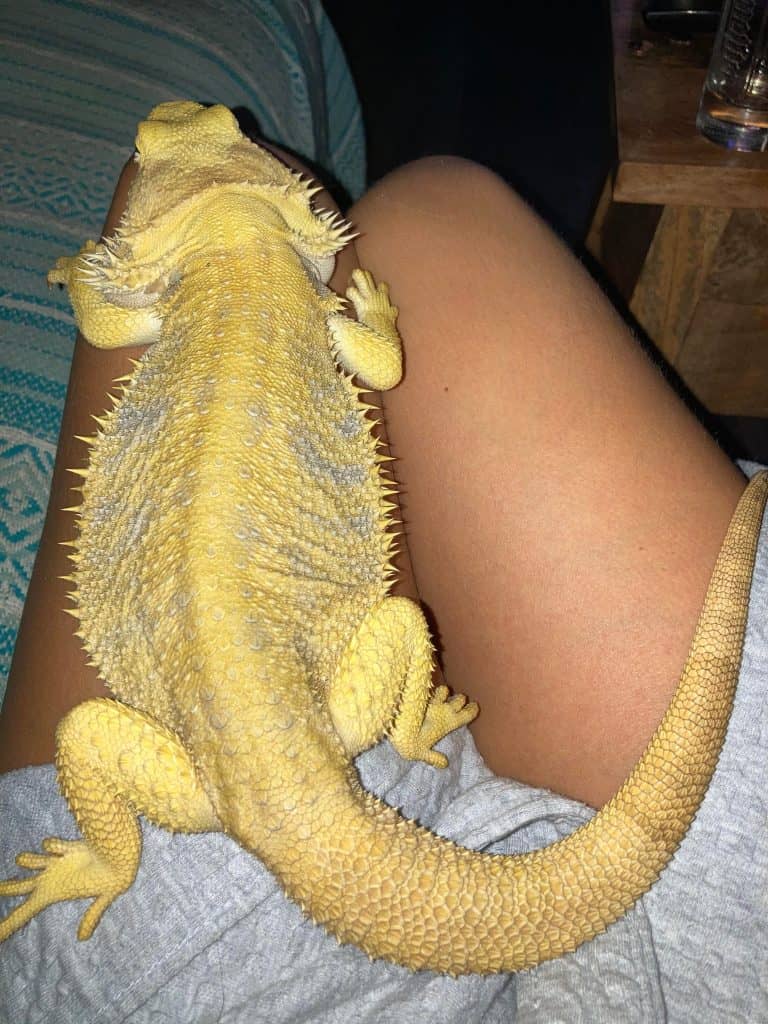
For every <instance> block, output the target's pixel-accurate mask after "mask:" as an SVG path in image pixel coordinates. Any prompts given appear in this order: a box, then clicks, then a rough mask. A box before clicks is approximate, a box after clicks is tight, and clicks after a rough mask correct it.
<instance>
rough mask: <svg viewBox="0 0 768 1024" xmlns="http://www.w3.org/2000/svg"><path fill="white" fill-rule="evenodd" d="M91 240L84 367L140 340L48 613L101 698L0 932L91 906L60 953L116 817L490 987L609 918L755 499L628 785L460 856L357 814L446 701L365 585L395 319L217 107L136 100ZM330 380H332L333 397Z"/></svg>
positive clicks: (700, 697) (380, 521)
mask: <svg viewBox="0 0 768 1024" xmlns="http://www.w3.org/2000/svg"><path fill="white" fill-rule="evenodd" d="M136 145H137V157H136V159H137V161H138V165H139V170H138V176H137V179H136V181H135V183H134V185H133V187H132V190H131V193H130V197H129V202H128V206H127V210H126V214H125V217H124V219H123V222H122V224H121V227H120V229H119V230H118V232H117V233H116V235H115V236H114V237H113V238H112V239H110V240H108V241H107V242H105V243H102V244H99V245H95V244H94V243H92V242H91V243H87V244H86V246H85V247H84V248H83V250H82V251H81V253H80V254H78V256H76V257H72V258H65V259H61V260H59V262H58V263H57V266H56V268H55V269H54V270H53V271H52V272H51V274H50V280H51V281H52V282H60V283H64V284H66V285H67V286H68V288H69V292H70V297H71V301H72V304H73V307H74V310H75V314H76V317H77V320H78V323H79V325H80V327H81V329H82V331H83V333H84V335H85V336H86V338H88V340H89V341H91V342H92V343H93V344H95V345H98V346H101V347H113V346H120V345H127V344H137V343H153V344H152V345H151V347H150V348H149V349H148V350H147V353H146V355H145V356H144V357H143V358H142V359H141V361H140V362H139V363H138V364H137V367H136V370H135V372H134V373H133V374H132V375H131V377H130V379H128V380H127V381H126V382H125V386H124V388H123V396H122V398H121V400H120V401H118V402H117V404H116V406H115V408H114V409H113V410H112V411H111V412H110V413H109V414H108V415H107V416H106V417H105V418H104V419H103V420H101V421H100V424H99V431H98V433H97V434H96V436H95V437H94V438H93V439H92V446H91V455H90V465H89V469H88V470H87V471H86V472H84V473H83V476H84V482H83V487H82V492H83V500H82V505H81V506H80V507H79V508H78V509H77V515H78V522H79V536H78V540H77V542H76V543H75V544H74V550H73V552H72V555H71V557H72V559H73V562H74V572H73V576H72V580H73V595H72V596H73V598H74V601H75V607H74V608H73V609H71V611H72V613H73V614H74V615H76V617H77V618H78V619H79V628H78V634H79V635H80V636H81V637H82V640H83V643H84V645H85V647H86V649H87V651H88V652H89V654H90V657H91V658H92V660H93V661H94V662H95V663H96V665H97V666H98V667H99V670H100V672H101V674H102V676H103V678H104V679H105V680H106V681H107V684H108V686H109V688H110V690H111V692H112V693H113V694H114V695H115V698H116V699H115V700H111V699H99V700H90V701H87V702H85V703H83V704H81V705H80V706H78V707H76V708H75V709H74V710H73V711H71V712H70V713H69V714H68V715H67V716H66V717H65V718H64V719H63V720H62V722H61V723H60V725H59V728H58V732H57V755H56V763H57V769H58V776H59V780H60V784H61V789H62V792H63V793H64V795H65V797H66V799H67V801H68V802H69V806H70V808H71V809H72V812H73V814H74V816H75V818H76V819H77V823H78V825H79V828H80V830H81V833H82V836H83V838H82V839H81V840H77V841H64V840H61V839H52V838H49V839H46V840H44V841H43V844H42V845H43V852H42V853H23V854H20V855H19V857H18V858H17V862H18V864H19V865H20V866H22V867H24V868H27V869H31V872H32V873H31V874H29V875H27V876H26V877H24V878H20V879H13V880H9V881H5V882H2V883H0V895H5V896H24V897H25V900H24V901H23V902H22V903H21V904H20V905H18V906H16V907H15V908H14V909H13V910H12V911H11V912H10V914H9V915H8V916H7V917H6V918H5V919H4V920H3V921H2V922H0V940H3V939H6V938H7V937H8V936H9V935H11V934H12V933H13V932H14V931H16V929H18V928H20V927H22V926H23V925H24V924H26V922H28V921H29V920H30V918H32V917H33V916H34V915H35V914H37V913H38V912H39V911H41V910H43V909H44V908H45V907H47V906H48V905H50V904H51V903H54V902H56V901H59V900H70V899H79V898H84V897H85V898H90V899H91V903H90V904H89V906H88V908H87V909H86V910H85V913H84V914H83V917H82V919H81V922H80V926H79V930H78V935H79V937H80V938H81V939H86V938H88V937H89V936H90V935H91V934H92V932H93V930H94V928H95V927H96V925H97V924H98V921H99V919H100V917H101V915H102V913H103V912H104V911H105V909H106V908H107V907H108V906H109V905H110V904H111V903H112V901H113V900H114V899H115V898H116V897H117V896H118V895H120V894H121V893H123V892H125V891H126V890H127V889H128V888H129V887H130V885H131V883H132V881H133V879H134V877H135V874H136V871H137V868H138V865H139V859H140V853H141V838H140V830H139V825H138V820H137V815H144V816H145V817H147V818H148V819H150V820H151V821H153V822H155V823H156V824H158V825H161V826H163V827H165V828H168V829H172V830H175V831H184V832H200V831H208V830H219V831H222V832H226V833H227V834H228V835H229V836H231V837H232V839H233V840H235V841H237V842H238V843H240V844H241V845H242V846H243V847H244V848H246V849H247V850H249V851H251V852H253V853H254V854H255V855H256V856H258V857H259V858H260V859H261V860H262V861H263V863H264V864H265V865H266V866H267V868H268V869H269V870H270V871H272V872H273V873H274V875H275V876H276V877H277V878H278V879H279V881H280V883H281V884H282V886H283V888H284V889H285V892H286V893H287V894H288V896H289V897H290V898H291V899H293V900H295V901H297V902H298V903H299V904H300V905H301V906H302V907H303V908H304V910H305V911H306V912H307V913H308V914H309V915H311V917H312V918H313V919H314V920H315V921H316V922H319V923H320V924H322V925H323V926H324V927H326V928H327V929H328V930H329V931H330V932H332V933H333V934H334V935H335V936H336V937H337V938H338V939H339V940H340V941H341V942H345V943H354V944H356V945H357V946H359V947H360V948H361V949H363V950H364V951H365V952H366V953H368V954H369V955H370V956H371V957H383V958H386V959H388V960H391V961H394V962H396V963H400V964H404V965H406V966H408V967H410V968H414V969H418V968H431V969H434V970H437V971H444V972H450V973H452V974H461V973H466V972H483V973H488V972H494V971H513V970H518V969H521V968H527V967H531V966H534V965H536V964H538V963H541V962H542V961H544V960H547V959H550V958H552V957H555V956H558V955H560V954H562V953H564V952H567V951H570V950H573V949H575V948H576V947H577V946H578V945H579V944H580V943H582V942H584V941H585V940H587V939H589V938H591V937H592V936H594V935H596V934H597V933H599V932H601V931H603V930H604V929H605V928H606V927H607V926H608V925H609V924H610V923H611V922H612V921H615V920H616V919H617V918H619V917H620V916H621V915H623V914H624V913H625V912H626V911H627V910H628V909H629V908H630V907H631V906H632V904H633V903H634V902H635V901H636V900H637V899H638V898H639V897H640V896H641V895H642V894H643V893H644V892H645V891H646V890H647V889H648V888H649V887H650V886H651V885H652V884H653V882H654V881H655V879H656V878H657V877H658V875H659V873H660V871H661V870H662V869H663V867H664V865H665V864H666V863H667V861H668V860H669V858H670V857H671V855H672V853H673V852H674V850H675V849H676V847H677V846H678V844H679V843H680V841H681V840H682V838H683V836H684V835H685V833H686V830H687V828H688V826H689V824H690V822H691V820H692V818H693V816H694V815H695V813H696V810H697V808H698V806H699V804H700V802H701V800H702V798H703V795H704V793H705V792H706V788H707V786H708V783H709V780H710V777H711V775H712V772H713V770H714V767H715V763H716V761H717V757H718V754H719V750H720V747H721V744H722V741H723V738H724V734H725V729H726V726H727V722H728V717H729V713H730V708H731V704H732V700H733V692H734V687H735V684H736V679H737V676H738V671H739V662H740V655H741V644H742V637H743V632H744V626H745V619H746V612H747V605H748V595H749V588H750V580H751V573H752V565H753V560H754V556H755V547H756V542H757V536H758V532H759V528H760V522H761V517H762V512H763V506H764V503H765V499H766V492H767V491H768V486H767V485H766V476H760V477H758V478H757V479H756V480H755V481H754V482H753V483H752V484H751V485H750V487H749V488H748V489H747V491H746V492H745V496H744V497H743V498H742V501H741V503H740V505H739V507H738V509H737V511H736V514H735V516H734V519H733V522H732V524H731V527H730V529H729V532H728V535H727V537H726V540H725V542H724V546H723V549H722V551H721V553H720V556H719V560H718V562H717V565H716V567H715V570H714V574H713V577H712V582H711V584H710V589H709V592H708V595H707V598H706V602H705V606H704V609H703V611H702V615H701V619H700V622H699V625H698V628H697V632H696V636H695V639H694V642H693V647H692V650H691V654H690V657H689V659H688V662H687V664H686V666H685V669H684V671H683V675H682V679H681V681H680V684H679V687H678V690H677V692H676V694H675V696H674V699H673V701H672V703H671V705H670V707H669V710H668V711H667V714H666V716H665V718H664V720H663V722H662V723H661V725H660V726H659V728H658V731H657V732H656V734H655V735H654V737H653V739H652V741H651V743H650V745H649V747H648V749H647V751H646V753H645V754H644V756H643V757H642V759H641V760H640V762H639V763H638V765H637V766H636V768H635V769H634V771H633V772H632V774H631V776H630V777H629V779H628V780H627V782H626V783H625V784H624V786H623V787H622V788H621V790H620V791H619V792H618V794H617V795H616V796H615V797H614V799H613V800H611V801H610V803H608V804H607V805H606V807H605V808H603V810H602V811H600V812H599V813H598V814H597V815H596V816H595V817H594V819H593V820H592V821H590V822H589V823H588V824H586V825H585V826H583V827H582V828H580V829H579V830H578V831H577V832H575V833H574V834H573V835H572V836H570V837H568V838H567V839H564V840H562V841H560V842H558V843H556V844H554V845H552V846H550V847H547V848H546V849H543V850H539V851H535V852H533V853H529V854H525V855H522V856H516V857H497V856H489V855H482V854H477V853H470V852H468V851H467V850H464V849H462V848H460V847H458V846H456V845H454V844H452V843H450V842H448V841H446V840H443V839H439V838H437V837H435V836H434V835H432V834H431V833H429V832H427V831H426V830H425V829H423V828H420V827H419V826H418V825H417V824H415V823H414V822H411V821H407V820H405V819H404V818H402V817H401V816H400V815H399V814H398V813H397V812H396V811H394V810H392V809H391V808H389V807H387V806H385V805H384V804H382V803H381V802H379V801H378V800H376V799H374V798H373V797H372V796H370V795H369V794H367V793H365V792H364V791H363V790H362V788H361V786H360V784H359V781H358V778H357V775H356V772H355V769H354V765H353V758H354V756H355V755H356V754H357V753H359V752H360V751H362V750H364V749H365V748H367V747H369V746H371V745H372V744H374V743H376V742H377V741H378V740H379V739H381V738H382V737H384V736H387V737H388V738H389V739H390V740H391V742H392V743H393V745H394V746H395V748H396V749H397V750H398V751H399V752H400V754H402V755H403V756H404V757H407V758H414V759H422V760H424V761H426V762H427V763H429V764H431V765H434V766H436V767H441V766H444V765H445V763H446V760H445V757H444V756H443V755H442V754H440V753H439V752H437V751H435V750H434V749H433V747H434V745H435V744H436V743H437V741H438V740H440V739H441V738H442V737H443V736H444V735H446V734H447V733H448V732H450V731H451V730H452V729H455V728H457V727H458V726H460V725H463V724H465V723H467V722H469V721H471V720H472V718H473V717H474V716H475V714H476V713H477V708H476V706H475V705H474V704H472V703H468V702H467V701H466V700H465V698H464V697H462V696H454V697H450V696H449V695H448V691H447V690H446V688H445V687H438V688H437V689H436V690H433V689H432V681H431V680H432V666H433V649H432V645H431V642H430V638H429V634H428V630H427V626H426V623H425V620H424V617H423V615H422V612H421V610H420V609H419V607H418V606H417V605H416V604H415V603H413V602H411V601H409V600H408V599H406V598H402V597H396V596H393V595H391V594H390V592H389V591H390V585H391V582H392V575H393V572H392V568H391V558H392V552H393V543H394V537H393V532H392V529H391V517H392V512H393V510H394V505H393V502H392V498H393V495H394V487H393V485H392V483H391V482H389V480H388V478H387V477H385V476H382V473H381V463H382V462H383V461H384V458H385V456H384V455H383V454H382V453H381V452H380V450H379V448H378V446H377V442H376V440H375V439H374V437H373V435H372V433H371V430H372V425H373V424H372V421H371V420H370V419H369V418H368V416H367V415H366V409H367V407H366V406H365V405H364V404H363V402H362V401H361V398H360V394H361V391H360V387H362V386H363V385H364V386H365V387H367V388H371V389H386V388H390V387H393V386H394V385H395V384H396V383H397V382H398V380H399V378H400V374H401V349H400V339H399V337H398V334H397V330H396V326H395V324H396V316H397V310H396V309H395V307H393V306H392V305H391V303H390V301H389V298H388V293H387V289H386V287H385V286H384V285H378V286H377V285H376V284H375V283H374V281H373V279H372V278H371V276H370V274H368V273H366V272H365V271H362V270H358V271H356V272H355V273H354V275H353V283H352V284H351V286H350V288H349V289H348V291H347V297H348V299H349V300H350V302H351V304H352V306H353V307H354V309H355V312H356V314H357V321H354V320H352V319H350V318H349V317H347V316H345V315H344V313H343V302H342V301H341V300H340V299H339V297H338V296H336V295H335V294H334V293H333V292H331V291H330V289H329V288H328V287H327V286H326V283H325V282H327V281H328V280H329V278H330V275H331V272H332V269H333V265H334V256H335V254H336V253H337V252H338V251H339V250H340V249H341V248H342V247H343V246H344V245H345V244H346V241H347V240H348V237H349V227H348V225H346V224H345V223H343V222H342V221H340V220H337V219H334V218H332V217H331V215H328V214H317V213H316V212H314V211H313V209H312V204H311V200H312V195H313V193H314V191H316V189H314V188H313V187H310V185H309V184H308V183H307V182H306V181H304V180H303V179H301V178H300V177H299V176H298V175H296V174H295V173H293V172H291V171H289V170H288V169H287V168H286V167H285V166H283V164H282V163H281V162H280V161H278V160H277V159H276V158H275V157H273V156H272V155H271V154H269V153H268V152H266V151H265V150H264V149H262V148H260V147H258V146H256V145H254V144H252V143H250V142H249V141H247V140H246V139H245V138H244V137H243V136H242V135H241V134H240V132H239V130H238V128H237V125H236V122H235V120H234V118H233V117H232V115H231V114H230V112H229V111H228V110H226V109H225V108H223V107H212V108H209V109H204V108H202V107H200V106H198V105H197V104H193V103H171V104H163V105H161V106H159V107H157V108H156V109H155V110H153V111H152V113H151V114H150V115H149V117H148V119H147V120H146V121H144V122H143V123H142V124H141V125H140V127H139V129H138V136H137V144H136ZM353 377H354V378H356V380H354V381H353Z"/></svg>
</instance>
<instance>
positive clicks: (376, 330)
mask: <svg viewBox="0 0 768 1024" xmlns="http://www.w3.org/2000/svg"><path fill="white" fill-rule="evenodd" d="M347 298H348V299H349V301H350V302H351V303H352V305H353V306H354V309H355V313H356V314H357V321H355V320H350V319H349V317H347V316H343V315H342V314H339V313H334V314H332V315H331V316H330V317H329V318H328V330H329V332H330V335H331V339H332V343H333V353H334V355H335V356H336V358H337V359H338V360H339V362H340V363H341V365H342V366H343V367H344V369H345V370H348V371H349V372H350V373H353V374H356V375H357V376H359V377H360V378H361V380H362V381H363V382H364V383H365V384H366V385H368V386H369V387H371V388H373V390H374V391H388V390H389V388H393V387H394V386H395V384H397V383H398V382H399V380H400V377H401V375H402V370H403V366H402V346H401V344H400V335H399V334H398V333H397V327H396V326H395V323H396V320H397V313H398V310H397V307H396V306H393V305H392V303H391V302H390V299H389V289H388V288H387V286H386V285H385V284H378V285H377V284H376V282H375V281H374V279H373V276H372V275H371V274H370V273H369V272H368V271H367V270H359V269H358V270H355V271H353V272H352V283H351V284H350V286H349V287H348V288H347Z"/></svg>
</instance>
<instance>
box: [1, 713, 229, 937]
mask: <svg viewBox="0 0 768 1024" xmlns="http://www.w3.org/2000/svg"><path fill="white" fill-rule="evenodd" d="M56 741H57V756H56V762H57V769H58V775H59V783H60V786H61V790H62V792H63V794H64V796H65V798H66V799H67V802H68V803H69V805H70V807H71V809H72V812H73V814H74V816H75V819H76V820H77V824H78V826H79V828H80V831H81V833H82V835H83V838H82V839H79V840H64V839H51V838H49V839H45V840H44V841H43V843H42V848H43V853H21V854H19V856H18V857H17V858H16V863H17V864H18V865H19V866H20V867H23V868H28V869H31V870H32V871H34V872H36V873H35V874H33V875H29V876H27V877H25V878H15V879H8V880H7V881H2V882H0V896H26V899H25V900H24V901H23V902H22V903H21V904H20V905H19V906H17V907H16V908H15V909H14V910H12V911H11V913H10V914H8V916H7V917H5V918H4V919H2V920H0V942H2V941H3V940H4V939H7V938H8V937H9V936H10V935H12V934H13V933H14V932H15V931H17V930H18V929H19V928H21V927H22V926H23V925H25V924H26V923H27V922H28V921H29V920H31V918H33V917H34V916H35V915H36V914H38V913H39V912H40V911H41V910H43V909H45V908H46V907H48V906H50V905H51V904H53V903H59V902H62V901H65V900H72V899H83V898H91V899H92V900H93V902H92V903H91V905H90V906H89V907H88V909H87V910H86V911H85V913H84V915H83V917H82V919H81V921H80V926H79V928H78V932H77V935H78V938H79V939H88V938H90V937H91V935H92V934H93V930H94V929H95V927H96V925H97V924H98V923H99V920H100V919H101V916H102V914H103V913H104V911H105V910H106V909H107V907H108V906H109V905H110V904H111V903H112V902H113V900H115V899H116V897H117V896H119V895H120V894H121V893H123V892H125V890H126V889H128V888H129V887H130V885H131V884H132V882H133V880H134V878H135V876H136V870H137V868H138V865H139V858H140V856H141V831H140V828H139V823H138V819H137V814H144V815H145V816H147V817H148V818H150V819H151V820H152V821H154V822H155V823H156V824H158V825H162V826H164V827H166V828H170V829H173V830H175V831H183V832H200V831H207V830H215V829H218V828H219V823H218V819H217V817H216V814H215V812H214V810H213V807H212V805H211V803H210V801H209V799H208V797H207V795H206V794H205V791H204V790H203V788H202V786H201V784H200V781H199V779H198V777H197V774H196V771H195V768H194V765H193V764H192V762H191V759H190V757H189V755H188V754H187V752H186V750H185V749H184V747H183V746H182V744H181V742H180V740H179V739H178V737H177V736H176V735H175V734H174V733H173V732H171V730H169V729H166V728H165V727H164V726H161V725H159V724H158V723H156V722H154V721H153V720H152V719H151V718H150V717H149V716H148V715H145V714H143V713H142V712H140V711H136V710H135V709H133V708H130V707H127V706H126V705H123V704H119V703H118V702H117V701H113V700H105V699H96V700H89V701H86V702H85V703H83V704H79V705H78V706H77V707H75V708H74V709H73V710H72V711H70V712H69V714H68V715H66V716H65V718H63V719H62V721H61V723H60V724H59V728H58V730H57V734H56Z"/></svg>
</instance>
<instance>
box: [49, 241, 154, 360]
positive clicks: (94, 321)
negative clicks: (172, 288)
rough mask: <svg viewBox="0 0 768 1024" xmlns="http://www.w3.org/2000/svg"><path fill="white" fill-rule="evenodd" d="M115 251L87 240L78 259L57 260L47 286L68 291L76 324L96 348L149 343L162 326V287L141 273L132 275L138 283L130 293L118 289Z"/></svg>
mask: <svg viewBox="0 0 768 1024" xmlns="http://www.w3.org/2000/svg"><path fill="white" fill-rule="evenodd" d="M112 252H113V250H112V249H111V248H110V247H109V246H107V245H106V244H104V243H103V242H99V243H96V242H91V241H89V242H86V243H85V245H84V246H83V247H82V249H81V250H80V252H78V253H77V254H76V255H74V256H61V257H59V259H58V260H57V261H56V265H55V266H54V267H53V269H52V270H50V271H49V272H48V284H49V285H53V284H62V285H64V286H65V287H66V289H67V291H68V292H69V301H70V302H71V303H72V309H73V310H74V313H75V319H76V320H77V325H78V327H79V328H80V330H81V331H82V333H83V334H84V335H85V337H86V338H87V339H88V341H89V342H90V343H91V344H92V345H95V346H96V347H97V348H122V347H123V346H125V345H149V344H151V343H152V342H154V341H156V340H157V337H158V335H159V333H160V328H161V326H162V322H161V320H160V317H159V316H158V314H157V299H158V298H159V288H160V286H159V285H158V282H157V281H156V280H155V275H154V273H152V274H150V275H149V279H148V280H147V281H142V280H141V275H140V272H134V276H135V277H136V278H137V280H134V281H132V282H131V284H132V288H131V289H128V288H126V287H124V286H123V287H122V288H120V287H116V284H115V281H114V279H115V277H116V269H117V268H119V267H120V266H121V264H120V263H119V262H118V261H117V260H116V259H115V257H114V256H113V255H112ZM145 276H146V275H145ZM121 293H122V294H121ZM116 299H119V301H115V300H116Z"/></svg>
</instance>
